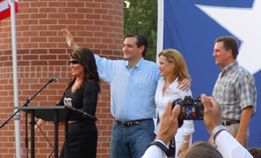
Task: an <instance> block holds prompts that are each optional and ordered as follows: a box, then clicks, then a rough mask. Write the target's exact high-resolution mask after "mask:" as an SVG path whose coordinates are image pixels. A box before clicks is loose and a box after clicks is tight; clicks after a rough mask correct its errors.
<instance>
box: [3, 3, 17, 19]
mask: <svg viewBox="0 0 261 158" xmlns="http://www.w3.org/2000/svg"><path fill="white" fill-rule="evenodd" d="M17 11H18V5H17V1H16V2H15V12H17ZM9 16H10V5H9V2H8V0H0V20H2V19H4V18H7V17H9Z"/></svg>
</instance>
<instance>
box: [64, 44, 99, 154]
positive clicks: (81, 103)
mask: <svg viewBox="0 0 261 158" xmlns="http://www.w3.org/2000/svg"><path fill="white" fill-rule="evenodd" d="M70 68H71V73H72V76H73V79H72V81H71V82H70V83H69V86H68V87H67V88H66V90H65V92H64V95H63V97H62V99H61V101H60V103H59V105H64V106H66V107H68V109H69V110H68V114H67V116H68V118H69V120H73V121H69V130H68V139H67V140H68V144H67V147H68V148H67V158H84V157H88V158H95V157H96V150H97V140H98V134H97V133H98V132H97V127H96V124H95V119H94V117H95V113H96V106H97V100H98V93H99V91H100V87H99V75H98V72H97V67H96V63H95V59H94V56H93V53H92V52H91V51H90V50H89V49H87V48H78V49H77V50H76V51H74V52H73V53H71V55H70ZM72 109H77V111H81V112H83V113H85V114H88V115H90V116H83V114H81V113H80V112H77V111H75V110H72ZM92 116H93V117H92ZM64 145H65V144H64ZM64 156H65V152H64V148H63V150H62V153H61V157H62V158H63V157H64Z"/></svg>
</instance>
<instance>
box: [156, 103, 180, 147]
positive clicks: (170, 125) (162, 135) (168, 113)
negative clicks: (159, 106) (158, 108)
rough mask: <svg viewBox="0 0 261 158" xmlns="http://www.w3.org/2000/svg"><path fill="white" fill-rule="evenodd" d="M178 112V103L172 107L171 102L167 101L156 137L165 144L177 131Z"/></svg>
mask: <svg viewBox="0 0 261 158" xmlns="http://www.w3.org/2000/svg"><path fill="white" fill-rule="evenodd" d="M179 113H180V105H176V106H175V107H174V108H173V109H172V103H171V102H169V103H168V106H167V108H166V110H165V113H164V114H163V116H162V118H161V120H160V129H159V133H158V134H157V138H156V139H159V140H161V141H163V142H165V144H168V143H169V141H170V140H171V139H172V138H173V136H174V135H175V134H176V133H177V129H178V116H179Z"/></svg>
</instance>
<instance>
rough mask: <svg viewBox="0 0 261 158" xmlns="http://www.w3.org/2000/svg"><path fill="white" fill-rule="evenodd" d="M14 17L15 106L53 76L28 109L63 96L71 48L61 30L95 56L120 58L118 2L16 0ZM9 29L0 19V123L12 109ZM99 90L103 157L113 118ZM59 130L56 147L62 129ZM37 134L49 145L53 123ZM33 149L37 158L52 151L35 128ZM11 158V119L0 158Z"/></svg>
mask: <svg viewBox="0 0 261 158" xmlns="http://www.w3.org/2000/svg"><path fill="white" fill-rule="evenodd" d="M16 18H17V19H16V24H17V25H16V29H17V33H16V34H17V38H16V41H17V60H18V67H17V69H18V87H19V105H22V104H23V103H24V102H25V100H26V98H28V97H31V96H32V95H33V94H34V93H35V92H36V91H37V90H38V89H39V88H41V87H42V86H43V85H44V84H45V83H46V82H47V81H48V80H49V79H50V78H51V76H52V74H56V76H57V78H58V81H57V82H55V83H51V84H50V85H49V86H48V87H47V88H46V89H45V90H44V91H43V92H42V93H40V94H39V95H38V96H37V97H36V98H35V99H34V100H33V101H32V102H31V104H30V105H29V106H34V105H46V106H47V105H54V104H56V103H57V101H58V100H59V99H60V97H61V95H62V94H63V90H64V88H65V86H66V84H67V82H68V81H69V79H70V73H69V72H70V71H69V63H68V60H69V58H68V54H69V52H70V51H71V50H70V49H68V47H67V46H66V44H65V39H64V38H63V37H62V36H61V33H60V29H61V28H67V29H69V30H70V31H71V32H72V34H73V35H74V36H75V40H76V41H77V43H78V44H79V45H81V46H85V47H89V48H91V49H92V50H93V51H95V52H96V53H97V54H100V55H102V56H106V57H109V58H119V57H120V56H121V48H122V37H123V1H122V0H95V1H94V0H74V1H72V0H63V1H61V0H20V1H19V12H18V13H17V15H16ZM10 28H11V27H10V18H7V19H4V20H2V21H0V123H2V122H4V121H5V120H6V119H7V118H8V117H9V116H10V115H11V114H12V113H13V111H14V108H13V107H14V105H13V104H14V102H13V78H12V77H13V75H12V71H13V70H12V50H11V48H12V46H11V29H10ZM101 88H102V91H101V93H100V96H99V103H98V109H97V117H98V119H99V120H98V121H97V126H98V130H99V140H98V151H97V153H98V154H97V157H98V158H108V157H109V143H110V131H111V125H112V120H113V119H112V116H111V113H110V97H109V86H108V85H107V84H105V83H102V85H101ZM24 115H25V114H24V113H23V112H21V113H20V116H21V119H20V126H21V146H22V157H25V152H26V150H25V143H24V139H25V130H24V129H25V124H24V122H25V121H24V120H25V117H24ZM59 129H60V131H59V139H60V141H59V149H61V146H62V144H63V139H64V135H63V130H62V129H63V125H60V126H59ZM42 130H43V131H44V133H45V134H46V135H47V137H48V138H49V139H50V141H51V143H52V144H53V124H52V123H47V124H45V125H43V127H42ZM29 134H30V132H29ZM29 136H30V135H29ZM29 141H30V139H29ZM35 146H36V150H35V155H36V157H37V158H47V157H48V155H49V153H51V151H52V148H51V146H50V145H49V144H48V143H47V142H46V140H45V139H44V136H43V135H42V134H41V132H40V131H39V130H37V131H36V132H35ZM29 147H30V144H29ZM29 154H30V149H29ZM14 157H15V128H14V121H13V120H11V121H9V123H8V124H6V125H5V126H4V127H3V128H1V129H0V158H14Z"/></svg>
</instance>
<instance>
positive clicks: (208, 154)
mask: <svg viewBox="0 0 261 158" xmlns="http://www.w3.org/2000/svg"><path fill="white" fill-rule="evenodd" d="M180 158H223V156H222V155H221V153H220V152H219V151H218V150H217V149H216V148H214V147H213V146H211V145H210V144H208V143H207V142H196V143H194V144H192V145H191V147H190V148H189V149H188V150H186V151H185V152H184V153H182V154H181V155H180Z"/></svg>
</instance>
